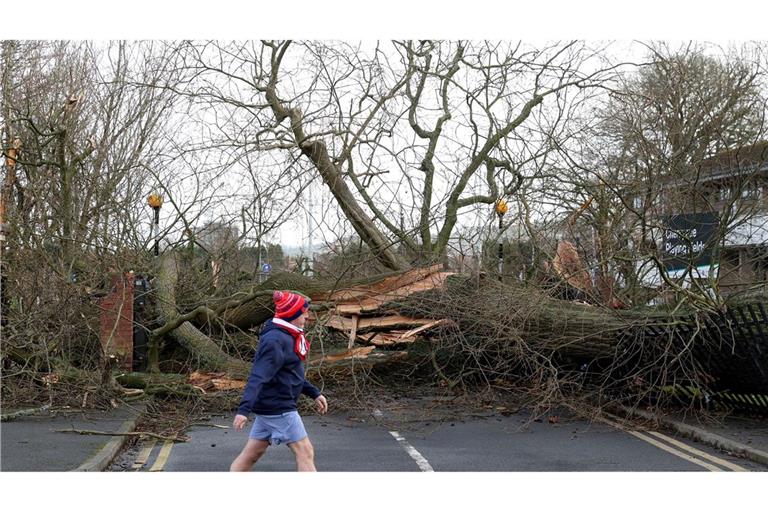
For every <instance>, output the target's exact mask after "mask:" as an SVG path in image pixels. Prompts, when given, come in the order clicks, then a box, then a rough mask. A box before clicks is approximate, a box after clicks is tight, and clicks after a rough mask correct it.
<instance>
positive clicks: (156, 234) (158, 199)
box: [147, 193, 163, 256]
mask: <svg viewBox="0 0 768 512" xmlns="http://www.w3.org/2000/svg"><path fill="white" fill-rule="evenodd" d="M147 203H149V206H150V207H152V209H153V210H154V211H155V219H154V222H153V224H152V238H154V239H155V256H158V255H159V254H160V208H162V206H163V196H161V195H160V194H155V193H153V194H150V196H149V197H148V198H147Z"/></svg>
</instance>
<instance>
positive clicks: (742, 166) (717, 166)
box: [700, 141, 768, 181]
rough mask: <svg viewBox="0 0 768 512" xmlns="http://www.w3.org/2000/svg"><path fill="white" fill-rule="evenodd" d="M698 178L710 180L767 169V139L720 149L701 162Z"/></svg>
mask: <svg viewBox="0 0 768 512" xmlns="http://www.w3.org/2000/svg"><path fill="white" fill-rule="evenodd" d="M700 169H701V174H700V178H701V179H703V180H705V181H710V180H714V179H718V178H723V177H726V176H735V175H741V174H751V173H754V172H757V171H766V170H768V141H760V142H758V143H756V144H750V145H748V146H741V147H739V148H736V149H731V150H727V151H721V152H719V153H717V154H716V155H714V156H713V157H711V158H708V159H706V160H704V161H703V162H702V163H701V167H700Z"/></svg>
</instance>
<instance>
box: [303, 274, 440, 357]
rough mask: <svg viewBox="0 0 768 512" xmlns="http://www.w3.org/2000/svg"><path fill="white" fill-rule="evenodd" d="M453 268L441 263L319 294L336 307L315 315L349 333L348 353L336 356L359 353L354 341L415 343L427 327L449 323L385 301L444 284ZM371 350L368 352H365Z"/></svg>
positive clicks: (331, 326)
mask: <svg viewBox="0 0 768 512" xmlns="http://www.w3.org/2000/svg"><path fill="white" fill-rule="evenodd" d="M452 274H453V273H452V272H443V270H442V265H433V266H431V267H424V268H417V269H413V270H410V271H408V272H405V273H403V274H400V275H397V276H392V277H388V278H385V279H383V280H381V281H378V282H375V283H373V284H369V285H366V286H358V287H355V288H347V289H342V290H336V291H334V292H331V293H327V294H324V295H323V296H322V297H318V298H319V299H320V300H325V301H331V302H334V303H335V306H336V307H335V308H334V309H333V310H332V311H331V312H330V313H329V314H328V315H325V316H324V317H320V318H316V319H314V320H315V321H318V322H322V324H323V325H324V326H326V327H328V328H331V329H335V330H338V331H342V332H344V333H346V334H348V337H349V343H348V349H350V350H348V351H347V354H346V355H344V354H345V353H339V354H336V355H334V356H333V357H334V358H335V359H333V360H340V359H339V358H355V357H359V355H360V354H361V352H353V350H354V349H353V347H354V345H355V343H362V344H365V345H368V346H369V347H367V348H373V347H384V346H390V345H399V344H405V343H413V342H415V341H417V340H418V339H419V338H420V336H423V335H425V334H426V333H427V332H428V331H430V330H432V329H435V328H437V327H440V326H444V325H447V324H448V323H450V321H449V320H446V319H433V318H412V317H407V316H403V315H399V314H395V313H393V312H391V311H387V308H386V305H387V304H388V303H390V302H392V301H396V300H399V299H404V298H406V297H408V296H410V295H413V294H415V293H418V292H423V291H428V290H434V289H436V288H440V287H442V286H443V285H444V284H445V281H446V279H447V278H448V277H449V276H451V275H452ZM369 353H370V352H366V353H365V354H366V356H367V355H368V354H369Z"/></svg>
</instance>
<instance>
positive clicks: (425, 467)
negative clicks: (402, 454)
mask: <svg viewBox="0 0 768 512" xmlns="http://www.w3.org/2000/svg"><path fill="white" fill-rule="evenodd" d="M389 433H390V434H392V437H394V438H395V439H396V440H397V442H398V443H400V446H402V447H403V449H404V450H405V451H406V452H407V453H408V455H410V456H411V458H412V459H413V460H415V461H416V465H418V466H419V469H420V470H422V471H428V472H434V471H435V470H434V469H432V466H430V465H429V462H428V461H427V459H425V458H424V456H423V455H422V454H420V453H419V452H418V450H416V448H414V447H413V446H411V445H410V444H409V443H408V441H406V440H405V438H404V437H403V436H401V435H400V433H399V432H397V431H395V430H390V431H389Z"/></svg>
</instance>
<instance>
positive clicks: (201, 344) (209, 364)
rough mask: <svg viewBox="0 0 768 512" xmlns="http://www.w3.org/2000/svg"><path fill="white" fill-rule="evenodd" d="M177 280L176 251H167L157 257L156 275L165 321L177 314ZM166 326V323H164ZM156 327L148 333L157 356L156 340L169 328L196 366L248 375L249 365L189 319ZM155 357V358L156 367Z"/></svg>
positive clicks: (175, 316)
mask: <svg viewBox="0 0 768 512" xmlns="http://www.w3.org/2000/svg"><path fill="white" fill-rule="evenodd" d="M177 280H178V268H177V262H176V255H175V254H174V253H172V252H167V253H165V254H163V255H162V256H161V257H160V268H159V269H158V275H157V278H156V288H157V304H158V309H159V311H160V313H161V315H162V316H163V318H164V319H165V321H166V323H168V322H172V321H173V320H174V319H176V318H178V317H179V316H180V315H179V313H178V310H177V309H176V293H175V288H176V282H177ZM163 327H165V326H163ZM163 327H161V328H160V329H156V330H155V331H153V332H152V333H150V347H151V348H150V350H152V351H153V352H154V353H155V354H154V358H156V357H157V352H158V351H159V347H158V345H159V342H160V339H161V338H162V336H163V335H164V334H165V333H166V332H168V334H170V335H171V336H172V337H173V338H175V339H176V341H178V342H179V344H180V345H181V346H182V347H184V348H185V349H186V350H187V351H189V353H190V354H192V356H193V357H195V358H196V360H197V361H196V362H197V365H198V367H200V368H202V369H206V370H209V371H225V372H227V373H229V374H230V375H232V376H233V377H247V376H248V374H249V373H250V365H249V364H248V363H247V362H245V361H243V360H241V359H237V358H234V357H232V356H230V355H228V354H226V353H225V352H224V351H223V350H221V348H220V347H219V346H218V345H217V344H216V343H214V342H213V340H211V339H210V338H209V337H208V336H206V335H205V334H203V333H202V332H200V330H199V329H197V328H196V327H195V326H194V325H192V324H191V323H190V322H189V321H185V322H183V323H181V325H179V326H178V327H176V328H175V329H172V330H168V329H165V330H164V329H163ZM156 365H157V360H156V359H155V361H154V366H155V369H156Z"/></svg>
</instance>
